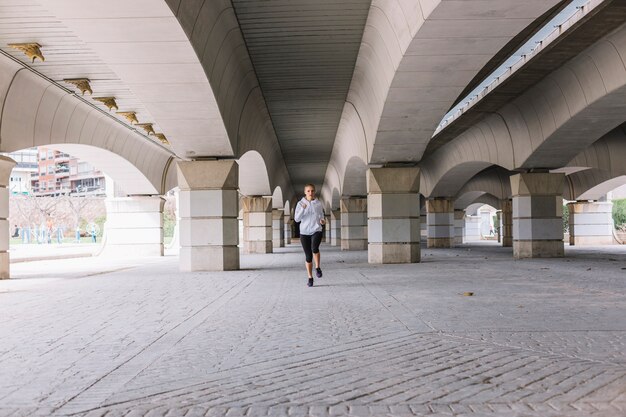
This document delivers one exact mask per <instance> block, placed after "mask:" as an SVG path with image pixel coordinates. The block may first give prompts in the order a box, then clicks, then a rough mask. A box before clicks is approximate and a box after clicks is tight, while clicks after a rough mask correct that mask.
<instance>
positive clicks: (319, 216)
mask: <svg viewBox="0 0 626 417" xmlns="http://www.w3.org/2000/svg"><path fill="white" fill-rule="evenodd" d="M294 220H295V221H296V222H300V243H301V244H302V249H303V250H304V255H305V257H306V262H305V265H306V272H307V274H308V276H309V280H308V283H307V285H308V286H309V287H312V286H313V260H314V259H315V275H316V276H317V277H318V278H321V277H322V269H321V268H320V242H321V241H322V226H323V225H324V224H325V223H326V220H325V219H324V208H323V207H322V203H321V202H320V201H319V200H318V199H317V198H315V185H313V184H307V185H305V186H304V197H302V199H301V200H300V201H299V202H298V204H297V205H296V213H295V215H294Z"/></svg>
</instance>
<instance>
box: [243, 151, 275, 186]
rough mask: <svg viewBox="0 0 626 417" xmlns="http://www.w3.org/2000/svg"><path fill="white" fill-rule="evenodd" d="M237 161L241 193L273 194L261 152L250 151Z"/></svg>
mask: <svg viewBox="0 0 626 417" xmlns="http://www.w3.org/2000/svg"><path fill="white" fill-rule="evenodd" d="M237 162H238V165H239V191H240V192H241V194H243V195H244V196H269V195H272V188H271V187H270V178H269V175H268V172H267V166H266V164H265V160H263V157H262V156H261V154H260V153H258V152H256V151H248V152H246V153H245V154H244V155H243V156H242V157H241V158H239V160H238V161H237Z"/></svg>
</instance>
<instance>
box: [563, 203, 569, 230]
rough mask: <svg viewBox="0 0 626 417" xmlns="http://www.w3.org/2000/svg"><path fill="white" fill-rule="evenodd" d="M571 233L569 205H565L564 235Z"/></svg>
mask: <svg viewBox="0 0 626 417" xmlns="http://www.w3.org/2000/svg"><path fill="white" fill-rule="evenodd" d="M568 231H569V206H568V205H567V204H564V205H563V233H567V232H568Z"/></svg>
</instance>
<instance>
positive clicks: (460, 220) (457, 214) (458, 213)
mask: <svg viewBox="0 0 626 417" xmlns="http://www.w3.org/2000/svg"><path fill="white" fill-rule="evenodd" d="M464 233H465V211H464V210H454V245H455V246H456V245H461V244H463V235H464Z"/></svg>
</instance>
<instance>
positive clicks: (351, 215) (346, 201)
mask: <svg viewBox="0 0 626 417" xmlns="http://www.w3.org/2000/svg"><path fill="white" fill-rule="evenodd" d="M340 206H341V250H366V249H367V198H365V197H343V198H342V199H341V201H340Z"/></svg>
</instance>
